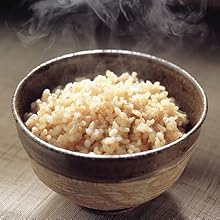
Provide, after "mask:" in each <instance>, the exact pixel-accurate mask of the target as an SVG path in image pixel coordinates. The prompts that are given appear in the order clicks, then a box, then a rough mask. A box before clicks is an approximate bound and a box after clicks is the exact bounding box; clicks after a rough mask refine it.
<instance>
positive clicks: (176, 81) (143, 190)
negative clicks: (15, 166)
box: [12, 50, 207, 210]
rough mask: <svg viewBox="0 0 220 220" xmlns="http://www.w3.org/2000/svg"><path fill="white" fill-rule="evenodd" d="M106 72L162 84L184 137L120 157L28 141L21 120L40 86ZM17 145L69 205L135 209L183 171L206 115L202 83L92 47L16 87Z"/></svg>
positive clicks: (149, 59) (156, 62) (163, 64)
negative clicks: (184, 122)
mask: <svg viewBox="0 0 220 220" xmlns="http://www.w3.org/2000/svg"><path fill="white" fill-rule="evenodd" d="M107 69H109V70H111V71H113V72H115V73H117V74H121V73H123V72H132V71H136V72H138V74H139V78H141V79H144V80H146V79H148V80H151V81H160V82H161V84H162V85H165V86H166V88H167V90H168V92H169V95H170V96H172V97H174V98H175V99H176V101H177V103H178V104H179V105H180V106H181V109H182V110H183V111H185V112H187V114H188V116H189V120H190V127H189V129H188V131H187V133H186V134H185V135H184V136H183V137H181V138H180V139H178V140H177V141H174V142H172V143H170V144H168V145H165V146H163V147H161V148H158V149H153V150H150V151H146V152H140V153H134V154H126V155H90V154H83V153H78V152H72V151H69V150H65V149H61V148H58V147H56V146H53V145H51V144H48V143H46V142H44V141H42V140H40V139H39V138H38V137H36V136H34V135H33V134H32V133H31V132H30V131H29V130H28V128H27V127H26V126H25V125H24V121H23V120H24V119H23V115H24V113H26V112H29V111H30V104H31V102H33V101H35V100H36V99H37V98H39V97H40V96H41V94H42V92H43V90H44V89H45V88H49V89H54V88H55V87H56V86H58V85H65V84H66V83H68V82H72V81H74V79H75V78H76V77H79V76H80V77H82V76H85V77H86V78H93V77H95V76H96V75H98V74H103V73H104V72H105V71H106V70H107ZM12 110H13V115H14V118H15V121H16V125H17V131H18V135H19V138H20V140H21V142H22V145H23V147H24V149H25V151H26V152H27V154H28V156H29V158H30V161H31V164H32V167H33V170H34V172H35V173H36V175H37V176H38V177H39V178H40V179H41V181H42V182H43V183H45V184H46V185H47V186H48V187H50V188H51V189H52V190H54V191H56V192H57V193H60V194H62V195H64V196H66V197H68V198H69V199H71V200H72V201H73V202H74V203H76V204H78V205H81V206H84V207H87V208H91V209H98V210H121V209H127V208H131V207H136V206H138V205H140V204H142V203H145V202H147V201H149V200H151V199H153V198H155V197H157V196H158V195H160V194H161V193H162V192H164V191H165V190H167V189H168V188H169V187H170V186H172V185H173V184H174V182H175V181H176V180H177V179H178V177H179V176H180V175H181V173H182V172H183V170H184V168H185V166H186V164H187V162H188V160H189V157H190V155H191V153H192V150H193V148H194V145H195V142H196V140H197V138H198V136H199V133H200V127H201V125H202V123H203V121H204V119H205V117H206V113H207V99H206V96H205V93H204V91H203V89H202V88H201V86H200V85H199V84H198V83H197V81H196V80H195V79H193V78H192V77H191V76H190V75H189V74H188V73H187V72H186V71H184V70H183V69H181V68H180V67H177V66H176V65H174V64H172V63H169V62H167V61H165V60H162V59H159V58H156V57H153V56H150V55H146V54H142V53H137V52H131V51H123V50H91V51H83V52H78V53H72V54H68V55H64V56H61V57H58V58H56V59H53V60H50V61H48V62H45V63H44V64H42V65H40V66H38V67H37V68H35V69H34V70H33V71H31V72H30V73H29V74H28V75H27V76H26V77H25V78H24V79H23V80H22V81H21V82H20V83H19V85H18V87H17V89H16V91H15V94H14V97H13V102H12Z"/></svg>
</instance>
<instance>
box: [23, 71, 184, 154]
mask: <svg viewBox="0 0 220 220" xmlns="http://www.w3.org/2000/svg"><path fill="white" fill-rule="evenodd" d="M25 121H26V122H25V124H26V126H27V127H28V128H29V129H30V130H31V131H32V132H33V134H34V135H36V136H38V137H39V138H41V139H42V140H44V141H46V142H48V143H51V144H54V145H56V146H58V147H61V148H65V149H68V150H72V151H77V152H82V153H95V154H126V153H129V154H130V153H136V152H141V151H146V150H150V149H153V148H158V147H161V146H163V145H165V144H167V143H170V142H172V141H175V140H177V139H178V138H180V137H181V136H182V135H183V134H184V127H185V125H186V124H187V123H188V119H187V115H186V113H184V112H182V111H181V110H180V109H179V107H178V106H177V105H176V104H175V100H174V98H169V97H168V92H167V91H166V89H165V87H164V86H162V85H160V82H154V83H152V82H150V81H148V80H147V81H146V82H144V81H141V80H138V78H137V73H136V72H133V73H132V74H131V75H130V74H129V73H123V74H122V75H121V76H119V77H118V76H117V75H115V74H114V73H113V72H111V71H109V70H107V71H106V73H105V76H103V75H98V76H97V77H96V78H95V79H94V80H90V79H83V80H82V79H81V81H78V82H73V83H68V84H66V86H65V87H64V88H63V89H62V88H61V87H59V88H56V89H55V90H54V91H53V92H51V91H50V90H49V89H45V90H44V91H43V94H42V97H41V99H38V100H36V101H35V102H33V103H32V104H31V113H26V114H25Z"/></svg>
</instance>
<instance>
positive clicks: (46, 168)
mask: <svg viewBox="0 0 220 220" xmlns="http://www.w3.org/2000/svg"><path fill="white" fill-rule="evenodd" d="M18 133H19V137H20V140H21V142H22V144H23V147H24V148H25V150H26V152H27V154H28V156H29V158H30V161H31V165H32V168H33V170H34V172H35V173H36V175H37V176H38V177H39V179H40V180H41V181H42V182H43V183H44V184H45V185H47V186H48V187H49V188H51V189H52V190H54V191H55V192H57V193H59V194H61V195H63V196H65V197H67V198H69V199H70V200H71V201H73V202H74V203H76V204H78V205H81V206H83V207H87V208H91V209H98V210H120V209H127V208H131V207H135V206H138V205H140V204H142V203H145V202H147V201H150V200H152V199H153V198H155V197H157V196H159V195H160V194H161V193H163V192H164V191H165V190H167V189H168V188H170V187H171V186H172V185H173V184H174V183H175V182H176V180H177V179H178V178H179V177H180V175H181V174H182V172H183V170H184V169H185V167H186V165H187V162H188V160H189V158H190V155H191V153H192V151H193V148H194V146H195V140H196V139H197V137H198V135H199V130H198V131H197V132H196V133H194V134H193V135H191V136H189V137H188V139H186V140H185V141H184V142H182V143H181V144H180V145H178V146H177V147H176V148H173V149H175V150H177V149H178V150H179V155H178V156H177V157H176V158H175V159H174V158H173V157H172V154H169V155H167V154H161V153H160V154H156V155H155V156H154V157H153V158H154V160H152V157H143V158H142V159H141V160H138V159H137V161H133V163H132V165H131V164H130V163H127V160H120V159H119V160H120V163H121V166H120V168H121V167H126V166H128V167H127V170H132V167H134V166H135V163H136V162H137V163H138V164H139V166H142V167H143V170H144V171H145V172H142V173H141V174H140V173H139V175H137V174H135V175H134V174H133V176H132V173H131V175H130V177H127V178H126V177H125V176H124V178H123V179H117V180H114V179H115V178H112V179H111V178H110V177H114V176H115V171H114V168H115V169H117V171H118V172H119V174H121V175H120V176H122V174H123V169H119V168H118V165H117V163H116V164H114V163H111V162H110V163H107V162H106V161H104V160H103V161H102V164H100V163H98V167H104V168H106V172H105V173H103V172H104V171H103V170H101V171H100V170H95V169H96V165H95V162H96V161H93V162H92V163H91V161H89V160H88V162H87V163H86V162H85V161H84V162H83V163H80V162H78V163H75V164H74V166H75V167H72V168H73V169H75V168H77V169H78V171H80V173H82V170H81V167H80V166H82V165H83V166H85V165H86V164H87V166H86V168H85V169H87V172H91V171H92V172H96V173H99V172H102V175H99V177H101V179H98V178H96V179H95V180H94V178H91V179H88V177H86V176H85V175H83V176H74V175H73V174H72V175H71V176H68V175H64V174H63V173H62V171H61V172H59V169H57V168H55V167H54V164H59V162H58V161H57V160H56V156H55V157H54V154H53V153H54V152H53V153H52V152H50V151H48V150H47V149H44V148H42V146H40V145H39V144H38V143H36V142H33V141H32V140H30V139H29V138H28V137H26V136H25V134H24V133H23V132H22V131H21V130H19V128H18ZM42 149H44V150H45V151H44V150H43V151H42ZM182 149H185V151H184V152H183V151H182ZM165 152H166V151H164V153H165ZM174 154H175V155H176V154H177V152H175V153H174ZM168 158H172V161H170V160H168ZM149 159H150V160H149ZM148 160H149V161H151V162H152V163H153V161H155V163H156V164H157V166H156V167H155V168H154V169H151V170H149V169H147V166H148V165H147V164H148ZM48 161H49V163H48ZM157 161H164V163H163V164H161V165H160V166H158V163H157ZM62 162H63V163H68V159H67V161H66V160H65V159H63V160H62ZM140 162H141V163H140ZM52 165H53V166H52ZM69 165H70V164H66V165H65V166H67V167H68V169H70V167H69ZM93 165H94V166H93ZM114 165H115V166H114ZM129 166H132V167H129ZM109 167H112V169H109ZM54 168H55V169H54ZM151 168H153V167H151ZM146 170H147V171H146ZM119 174H118V173H117V175H119ZM94 175H95V173H93V176H94ZM80 177H81V178H80ZM104 177H106V178H104Z"/></svg>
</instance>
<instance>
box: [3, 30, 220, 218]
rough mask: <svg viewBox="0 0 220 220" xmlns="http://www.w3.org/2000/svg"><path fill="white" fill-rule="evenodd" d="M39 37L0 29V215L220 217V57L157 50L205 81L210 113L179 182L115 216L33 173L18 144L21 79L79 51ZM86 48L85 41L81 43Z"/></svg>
mask: <svg viewBox="0 0 220 220" xmlns="http://www.w3.org/2000/svg"><path fill="white" fill-rule="evenodd" d="M45 46H46V44H45V43H44V42H40V43H38V44H36V45H33V46H28V47H25V46H24V45H22V44H21V42H20V41H19V40H18V39H17V38H16V36H15V34H13V33H11V31H9V30H8V29H7V30H6V29H5V30H4V29H1V33H0V100H1V104H0V131H1V136H0V219H82V220H84V219H213V220H214V219H220V185H219V180H220V144H219V141H220V129H219V125H220V116H219V113H220V104H219V100H220V62H219V61H220V60H217V59H218V58H216V59H215V61H214V60H211V59H208V58H207V57H204V56H202V55H195V54H189V53H188V54H187V53H186V52H182V53H177V52H175V53H174V52H172V53H169V55H168V54H160V56H162V57H164V58H167V59H168V60H170V61H173V62H174V63H176V64H178V65H180V66H182V67H184V68H185V69H187V70H188V71H189V72H190V73H191V74H192V75H193V76H195V77H196V78H197V79H198V81H199V82H200V83H201V84H202V85H203V87H204V89H205V90H206V92H207V95H208V98H209V113H208V117H207V120H206V122H205V124H204V126H203V129H202V132H201V136H200V138H199V141H198V143H197V147H196V149H195V150H194V153H193V156H192V157H191V159H190V162H189V164H188V166H187V168H186V170H185V171H184V173H183V175H182V176H181V178H180V179H179V180H178V182H177V183H176V184H175V185H174V186H173V187H172V188H171V189H170V190H168V191H167V192H165V193H163V194H162V195H161V196H159V197H158V198H156V199H154V200H153V201H151V202H149V203H148V204H146V205H143V206H140V207H138V208H137V209H135V210H133V211H130V212H128V213H126V214H122V215H119V216H104V215H97V214H94V213H92V212H89V211H88V210H86V209H83V208H81V207H79V206H77V205H74V204H72V203H71V202H69V201H68V200H66V199H65V198H63V197H62V196H60V195H58V194H56V193H54V192H53V191H51V190H50V189H48V188H47V187H46V186H45V185H44V184H43V183H41V181H40V180H39V179H38V178H37V177H36V176H35V174H34V173H33V171H32V169H31V167H30V163H29V161H28V159H27V157H26V155H25V153H24V151H23V149H22V147H21V144H20V142H19V140H18V137H17V133H16V130H15V125H14V121H13V118H12V114H11V109H10V102H11V97H12V94H13V91H14V89H15V87H16V85H17V84H18V82H19V80H21V79H22V77H24V76H25V75H26V73H27V72H28V71H29V70H30V69H32V68H33V67H35V66H36V65H38V64H39V63H41V62H42V61H45V60H47V59H49V58H52V57H55V56H58V55H61V54H64V53H67V52H70V51H74V50H77V49H76V48H70V47H69V45H68V44H67V45H57V44H56V45H54V46H53V47H52V48H51V49H49V50H45V49H44V48H45ZM85 47H86V45H85Z"/></svg>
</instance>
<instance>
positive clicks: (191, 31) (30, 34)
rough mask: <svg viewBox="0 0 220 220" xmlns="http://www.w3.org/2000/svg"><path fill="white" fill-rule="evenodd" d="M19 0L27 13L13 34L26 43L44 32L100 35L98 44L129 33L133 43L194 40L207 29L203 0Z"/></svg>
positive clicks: (84, 38) (80, 37)
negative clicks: (196, 2) (194, 3)
mask: <svg viewBox="0 0 220 220" xmlns="http://www.w3.org/2000/svg"><path fill="white" fill-rule="evenodd" d="M25 4H26V5H28V7H29V9H30V11H31V12H32V17H31V18H30V19H29V20H28V21H27V22H26V23H25V24H24V25H23V28H22V30H21V31H20V32H19V33H18V36H19V37H20V39H21V40H22V41H23V42H26V43H34V42H36V41H37V40H39V39H42V38H48V39H50V40H52V41H53V42H54V41H56V40H58V39H63V40H66V41H69V40H70V41H71V42H72V43H74V44H75V45H80V43H81V42H87V43H89V44H90V45H95V46H96V47H98V45H99V41H101V40H100V39H101V37H100V36H102V37H103V36H104V37H103V39H104V40H103V39H102V40H103V41H104V47H109V46H110V45H109V42H110V41H112V40H113V41H120V40H121V39H129V41H131V42H133V46H134V47H133V48H137V49H138V48H143V47H144V48H150V47H152V46H153V45H164V42H166V41H171V42H172V40H178V41H179V42H181V40H182V39H194V41H195V42H197V43H198V42H203V41H204V40H205V39H206V36H207V35H208V28H207V25H206V23H205V22H204V21H203V17H204V15H205V12H206V8H207V0H201V4H200V7H199V8H198V7H197V8H192V7H191V6H189V5H188V4H186V2H184V0H38V1H36V0H35V1H27V0H26V1H25ZM121 41H122V42H123V40H121Z"/></svg>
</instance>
